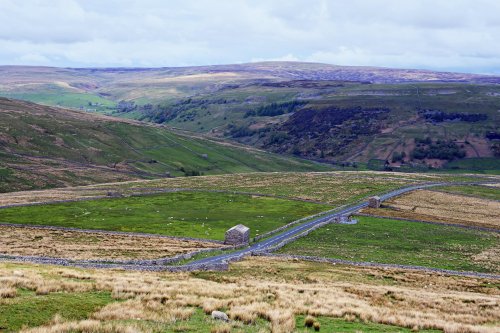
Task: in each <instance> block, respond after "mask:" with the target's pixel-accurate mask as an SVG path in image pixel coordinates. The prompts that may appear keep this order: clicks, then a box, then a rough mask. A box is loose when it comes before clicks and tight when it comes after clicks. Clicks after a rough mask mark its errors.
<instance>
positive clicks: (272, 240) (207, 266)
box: [0, 183, 500, 279]
mask: <svg viewBox="0 0 500 333" xmlns="http://www.w3.org/2000/svg"><path fill="white" fill-rule="evenodd" d="M456 184H457V183H428V184H421V185H413V186H407V187H403V188H400V189H397V190H394V191H391V192H388V193H386V194H383V195H380V198H381V200H387V199H390V198H393V197H395V196H398V195H401V194H404V193H407V192H410V191H414V190H418V189H425V188H431V187H434V186H443V185H456ZM460 184H464V183H460ZM468 184H469V183H468ZM474 184H476V183H474ZM367 206H368V202H367V201H362V202H360V203H358V204H355V205H351V206H349V207H347V208H343V209H341V210H339V211H336V212H333V213H331V214H327V215H325V216H321V217H319V218H316V219H313V220H311V221H309V222H307V223H304V224H301V225H298V226H296V227H292V228H290V229H288V230H286V231H284V232H282V233H279V234H277V235H275V236H272V237H269V238H267V239H265V240H263V241H261V242H258V243H255V244H253V245H251V246H249V247H246V248H244V249H241V250H237V251H235V252H232V253H228V254H221V255H217V256H213V257H208V258H204V259H199V260H195V261H192V262H190V263H188V264H185V265H179V266H166V265H164V264H162V262H161V260H156V261H155V260H144V261H135V262H129V263H127V262H112V261H109V262H106V261H100V262H96V261H85V260H68V259H57V258H48V257H29V256H7V255H1V254H0V261H16V262H29V263H38V264H51V265H62V266H76V267H84V268H108V269H110V268H111V269H112V268H118V269H126V270H141V271H171V272H177V271H197V270H225V269H228V267H229V263H230V262H232V261H237V260H241V259H243V258H244V257H246V256H251V255H264V256H274V257H288V258H296V259H302V260H311V261H321V262H330V263H332V264H337V263H338V264H345V265H355V266H366V267H380V268H399V269H404V270H420V271H428V272H432V273H440V274H447V275H457V276H467V277H478V278H493V279H500V275H496V274H487V273H480V272H465V271H453V270H445V269H439V268H430V267H422V266H409V265H396V264H381V263H373V262H354V261H344V260H337V259H327V258H316V257H302V256H286V255H285V256H282V255H276V254H271V252H272V251H273V249H275V248H276V247H278V246H280V244H284V243H286V242H287V241H290V240H292V239H295V238H298V237H301V236H303V235H305V234H306V233H307V232H308V231H310V230H312V229H316V228H319V227H321V226H323V225H325V224H326V223H330V222H329V221H332V220H334V219H336V218H339V217H341V216H343V215H348V214H352V213H355V212H356V211H358V210H360V209H362V208H365V207H367ZM51 228H54V227H51ZM64 229H66V228H64ZM77 230H78V231H81V229H77ZM89 232H95V230H92V231H89ZM105 232H109V231H105ZM112 233H115V232H112ZM120 234H121V233H120ZM124 234H128V233H124ZM138 235H141V236H144V234H138ZM150 236H151V237H152V236H154V237H158V235H150ZM146 237H148V235H146ZM163 237H168V236H163ZM174 238H175V237H174Z"/></svg>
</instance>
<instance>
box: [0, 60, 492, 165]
mask: <svg viewBox="0 0 500 333" xmlns="http://www.w3.org/2000/svg"><path fill="white" fill-rule="evenodd" d="M0 73H1V74H2V79H0V95H3V96H7V97H12V98H20V99H26V100H31V101H34V102H39V103H43V104H48V105H60V106H66V107H73V108H81V109H84V110H88V111H91V112H101V113H108V114H112V115H114V116H117V117H123V118H132V119H140V120H146V121H151V122H154V123H160V124H168V125H170V126H174V127H176V128H180V129H185V130H189V131H194V132H198V133H204V134H206V135H209V136H212V137H219V138H228V139H232V140H237V141H240V142H241V143H245V144H248V145H252V146H255V147H258V148H263V149H266V150H269V151H273V152H277V153H280V154H288V155H289V154H293V155H296V156H300V157H305V158H308V159H313V160H320V161H327V162H330V163H332V162H334V163H337V164H339V165H341V166H346V165H347V166H353V165H354V166H356V167H358V168H368V169H372V170H384V169H394V170H400V169H402V170H407V171H425V170H427V169H428V168H442V167H445V168H446V169H448V170H476V171H478V172H494V170H498V169H499V166H498V154H499V149H500V148H499V147H500V146H499V143H498V140H499V139H498V138H499V133H498V126H499V123H500V120H499V118H498V117H499V115H498V110H499V109H500V88H498V82H499V79H498V78H497V77H493V76H480V75H471V74H457V73H440V72H431V71H419V70H396V69H386V68H369V67H366V68H365V67H341V66H333V65H324V64H313V63H287V62H267V63H255V64H242V65H222V66H201V67H185V68H157V69H140V68H136V69H133V68H132V69H125V68H123V69H62V68H45V67H15V66H14V67H12V66H4V67H2V68H0Z"/></svg>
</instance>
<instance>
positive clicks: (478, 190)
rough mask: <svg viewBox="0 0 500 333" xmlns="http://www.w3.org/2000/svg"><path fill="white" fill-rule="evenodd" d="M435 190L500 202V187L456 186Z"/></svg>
mask: <svg viewBox="0 0 500 333" xmlns="http://www.w3.org/2000/svg"><path fill="white" fill-rule="evenodd" d="M435 189H436V190H442V191H446V192H450V193H456V194H466V195H472V196H475V197H480V198H485V199H493V200H500V187H494V186H480V185H474V186H465V185H456V186H441V187H436V188H435Z"/></svg>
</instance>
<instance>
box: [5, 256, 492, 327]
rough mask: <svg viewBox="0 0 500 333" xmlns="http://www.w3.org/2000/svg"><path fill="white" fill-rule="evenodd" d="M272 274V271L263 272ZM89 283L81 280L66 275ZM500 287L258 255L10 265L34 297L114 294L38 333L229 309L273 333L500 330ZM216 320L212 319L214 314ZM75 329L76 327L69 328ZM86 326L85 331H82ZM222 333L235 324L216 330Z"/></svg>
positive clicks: (9, 280) (10, 273)
mask: <svg viewBox="0 0 500 333" xmlns="http://www.w3.org/2000/svg"><path fill="white" fill-rule="evenodd" d="M263 267H266V269H265V270H264V269H262V268H263ZM68 276H71V277H74V276H77V277H78V276H80V277H81V278H82V279H81V280H76V281H75V279H74V278H72V279H69V278H66V277H68ZM496 283H498V281H495V280H488V279H480V278H466V277H451V276H445V275H439V274H430V273H423V272H417V271H404V270H396V269H377V268H359V267H358V268H355V267H347V266H341V265H336V266H334V265H328V264H322V263H309V262H300V261H288V260H278V259H271V258H252V259H249V260H244V261H242V262H239V263H235V264H233V265H232V267H231V270H230V271H229V272H200V273H191V274H188V273H176V274H173V273H148V272H125V271H108V270H81V269H73V268H64V269H61V268H57V267H51V266H37V265H31V264H8V263H1V264H0V284H1V285H2V286H6V287H8V288H18V287H22V288H26V289H30V290H39V289H40V290H43V289H44V288H45V290H49V291H48V292H54V291H63V292H64V291H72V292H78V291H86V290H87V291H88V290H100V291H109V292H112V294H113V296H114V297H115V298H117V299H124V301H121V302H117V303H111V304H109V305H107V306H105V307H104V308H102V309H100V310H99V311H97V312H96V313H94V314H93V315H92V316H91V318H90V319H89V320H84V321H80V322H69V323H66V322H65V323H60V322H56V323H50V324H49V325H47V326H46V327H44V328H43V330H42V329H41V328H36V329H33V330H29V332H71V331H82V330H80V327H82V326H86V327H87V326H88V327H92V330H88V331H92V332H124V330H125V329H129V330H132V329H137V327H135V328H134V327H132V328H130V327H129V328H127V327H122V326H117V325H118V324H114V326H109V325H110V324H109V321H110V320H113V323H114V322H115V321H117V323H120V320H124V319H134V318H139V319H143V320H145V321H151V322H158V323H161V322H170V323H171V322H176V321H183V320H187V319H188V318H189V317H190V316H191V315H192V313H193V309H194V308H204V309H205V311H206V312H208V311H207V310H211V309H218V310H224V311H227V313H228V314H229V315H230V316H231V318H233V319H238V320H241V321H244V322H247V323H251V322H254V321H255V320H256V318H263V319H265V320H268V321H269V322H270V327H271V329H272V332H292V331H293V330H294V329H295V316H296V315H299V314H300V315H306V316H307V315H310V316H315V317H316V316H329V317H336V318H345V319H347V320H354V319H357V320H361V321H367V322H376V323H384V324H390V325H397V326H401V327H407V328H410V329H440V330H444V331H445V332H450V333H451V332H456V333H458V332H484V333H492V332H497V327H495V326H494V325H496V323H498V322H499V321H500V290H499V289H498V288H496V287H495V284H496ZM207 320H210V319H209V318H208V316H207ZM64 325H66V326H64ZM80 325H81V326H80ZM214 325H217V328H214V330H213V331H214V332H226V331H227V329H228V328H229V327H228V326H227V325H225V324H222V323H221V325H219V324H214Z"/></svg>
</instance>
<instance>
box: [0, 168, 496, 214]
mask: <svg viewBox="0 0 500 333" xmlns="http://www.w3.org/2000/svg"><path fill="white" fill-rule="evenodd" d="M446 179H448V178H447V176H445V175H432V174H408V173H399V172H398V173H390V172H374V171H356V172H350V171H344V172H280V173H249V174H231V175H220V176H203V177H196V178H194V177H178V178H165V179H155V180H137V181H125V182H120V183H107V184H99V185H88V186H77V187H67V188H59V189H49V190H39V191H21V192H11V193H0V206H3V205H12V204H26V203H35V202H50V201H56V200H74V199H80V198H89V197H95V196H105V195H106V194H107V193H108V191H114V192H119V193H121V194H124V195H130V194H134V193H144V192H148V193H149V192H151V191H155V190H161V189H175V188H193V189H201V190H204V189H208V190H213V189H217V190H228V191H243V192H253V193H260V194H269V195H282V196H286V197H290V198H296V199H304V200H314V201H321V202H326V203H332V204H343V203H346V200H348V199H349V198H352V196H354V195H367V194H368V193H369V192H370V190H371V189H373V188H376V187H378V186H385V185H387V184H391V185H393V186H394V187H398V186H404V185H408V184H412V183H416V182H421V181H424V182H431V181H443V180H446ZM485 179H499V177H498V176H487V178H485ZM366 184H370V186H366Z"/></svg>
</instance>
